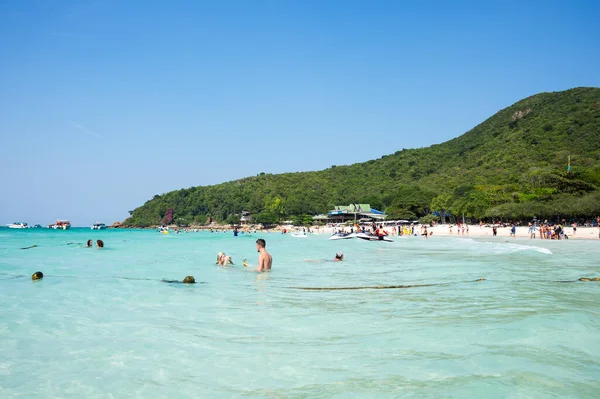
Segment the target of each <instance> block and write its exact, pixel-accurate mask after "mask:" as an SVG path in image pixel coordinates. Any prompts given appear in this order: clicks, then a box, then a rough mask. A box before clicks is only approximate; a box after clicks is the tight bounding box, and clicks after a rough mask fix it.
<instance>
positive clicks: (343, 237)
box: [329, 233, 357, 240]
mask: <svg viewBox="0 0 600 399" xmlns="http://www.w3.org/2000/svg"><path fill="white" fill-rule="evenodd" d="M356 237H357V235H356V233H334V234H333V235H332V236H331V237H329V239H330V240H348V239H350V238H356Z"/></svg>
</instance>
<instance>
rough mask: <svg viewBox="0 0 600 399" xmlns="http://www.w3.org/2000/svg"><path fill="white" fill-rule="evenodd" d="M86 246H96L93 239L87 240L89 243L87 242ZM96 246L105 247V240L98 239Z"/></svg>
mask: <svg viewBox="0 0 600 399" xmlns="http://www.w3.org/2000/svg"><path fill="white" fill-rule="evenodd" d="M85 246H86V248H91V247H93V246H94V241H92V240H87V243H86V244H85ZM96 246H97V247H98V248H104V241H102V240H96Z"/></svg>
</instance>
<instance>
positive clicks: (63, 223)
mask: <svg viewBox="0 0 600 399" xmlns="http://www.w3.org/2000/svg"><path fill="white" fill-rule="evenodd" d="M48 227H49V228H51V229H54V230H68V229H70V228H71V222H69V221H68V220H57V221H56V223H54V224H51V225H50V226H48Z"/></svg>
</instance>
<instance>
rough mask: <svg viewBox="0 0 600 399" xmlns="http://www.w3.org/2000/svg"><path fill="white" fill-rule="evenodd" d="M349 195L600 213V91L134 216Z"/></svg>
mask: <svg viewBox="0 0 600 399" xmlns="http://www.w3.org/2000/svg"><path fill="white" fill-rule="evenodd" d="M569 156H570V159H571V165H572V167H571V170H570V171H568V159H569ZM349 203H369V204H371V206H372V207H373V208H376V209H381V210H385V211H386V212H388V213H389V215H390V217H392V218H402V219H414V218H418V217H421V216H424V215H427V214H430V213H431V212H436V213H438V214H442V215H443V214H454V215H462V213H463V212H464V214H465V216H466V217H472V218H476V219H479V218H498V217H503V218H507V219H525V218H531V217H532V216H537V217H561V218H562V217H565V218H573V217H586V216H593V215H596V214H600V89H599V88H576V89H571V90H567V91H563V92H556V93H541V94H537V95H535V96H531V97H528V98H526V99H524V100H521V101H519V102H517V103H516V104H514V105H512V106H510V107H508V108H505V109H503V110H501V111H500V112H498V113H497V114H495V115H494V116H492V117H491V118H489V119H487V120H486V121H484V122H483V123H481V124H480V125H478V126H476V127H475V128H473V129H472V130H470V131H468V132H467V133H465V134H463V135H462V136H460V137H457V138H455V139H453V140H450V141H448V142H445V143H442V144H438V145H433V146H431V147H427V148H420V149H409V150H402V151H397V152H395V153H394V154H391V155H385V156H383V157H382V158H380V159H377V160H371V161H368V162H364V163H359V164H354V165H349V166H332V167H331V168H329V169H326V170H323V171H318V172H303V173H286V174H279V175H272V174H261V175H259V176H253V177H247V178H244V179H241V180H237V181H232V182H227V183H223V184H219V185H215V186H204V187H191V188H189V189H184V190H178V191H172V192H169V193H166V194H163V195H155V196H154V198H152V199H151V200H149V201H148V202H146V203H145V204H144V205H143V206H141V207H139V208H137V209H135V210H134V211H133V212H132V214H131V217H130V218H129V219H127V220H126V222H125V224H126V225H130V226H139V227H145V226H150V225H156V224H160V223H161V222H163V221H165V222H171V221H174V222H175V223H180V224H191V223H196V224H204V223H205V222H206V220H207V218H208V216H209V215H210V216H211V217H212V218H213V220H216V221H229V222H235V221H236V220H238V219H239V213H240V211H241V210H248V211H250V212H252V213H253V214H254V215H255V220H257V221H262V222H274V221H277V220H279V219H281V218H286V219H287V218H293V217H299V218H300V217H302V215H313V214H318V213H324V212H326V211H327V210H329V209H331V208H332V206H334V205H338V204H349Z"/></svg>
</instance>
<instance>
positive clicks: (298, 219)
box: [292, 215, 313, 226]
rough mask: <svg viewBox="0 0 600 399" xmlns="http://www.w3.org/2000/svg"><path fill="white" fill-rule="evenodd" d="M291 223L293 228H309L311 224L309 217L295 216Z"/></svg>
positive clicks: (311, 220) (310, 217)
mask: <svg viewBox="0 0 600 399" xmlns="http://www.w3.org/2000/svg"><path fill="white" fill-rule="evenodd" d="M292 221H293V222H294V226H311V225H312V224H313V218H312V216H311V215H295V216H294V217H293V218H292Z"/></svg>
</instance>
